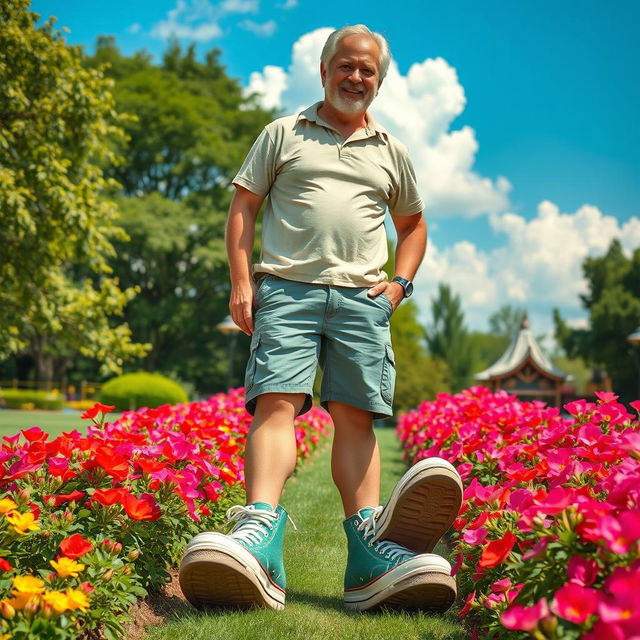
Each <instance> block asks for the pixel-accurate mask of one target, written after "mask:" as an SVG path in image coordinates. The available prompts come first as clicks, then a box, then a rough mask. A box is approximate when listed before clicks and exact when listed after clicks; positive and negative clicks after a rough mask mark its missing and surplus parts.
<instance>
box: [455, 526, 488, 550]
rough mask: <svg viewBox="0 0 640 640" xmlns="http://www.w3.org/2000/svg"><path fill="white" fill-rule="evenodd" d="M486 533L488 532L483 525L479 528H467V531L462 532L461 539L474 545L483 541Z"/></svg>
mask: <svg viewBox="0 0 640 640" xmlns="http://www.w3.org/2000/svg"><path fill="white" fill-rule="evenodd" d="M488 533H489V532H488V531H487V530H486V529H485V528H484V527H481V528H480V529H470V530H469V529H467V531H465V532H464V533H463V534H462V539H463V540H464V541H465V542H466V543H467V544H470V545H471V546H472V547H475V546H477V545H479V544H482V543H483V542H484V539H485V538H486V537H487V534H488Z"/></svg>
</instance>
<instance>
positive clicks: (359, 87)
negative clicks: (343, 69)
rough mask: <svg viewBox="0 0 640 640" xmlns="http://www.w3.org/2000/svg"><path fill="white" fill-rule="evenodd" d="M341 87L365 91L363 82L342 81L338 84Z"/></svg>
mask: <svg viewBox="0 0 640 640" xmlns="http://www.w3.org/2000/svg"><path fill="white" fill-rule="evenodd" d="M340 88H341V89H348V90H349V91H362V92H363V93H364V92H365V89H364V85H363V84H353V83H351V82H343V83H341V84H340Z"/></svg>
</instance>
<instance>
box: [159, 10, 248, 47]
mask: <svg viewBox="0 0 640 640" xmlns="http://www.w3.org/2000/svg"><path fill="white" fill-rule="evenodd" d="M258 5H259V2H258V0H224V1H223V2H222V3H220V4H212V3H211V2H209V1H208V0H178V1H177V3H176V6H175V8H174V9H171V10H170V11H168V12H167V17H166V18H165V19H164V20H161V21H160V22H156V24H154V25H153V27H152V29H151V35H152V36H154V37H156V38H162V39H167V38H170V37H175V38H184V39H188V40H195V41H197V42H207V41H208V40H213V39H214V38H219V37H220V36H221V35H222V28H221V27H220V24H219V22H220V20H221V18H223V17H225V16H227V15H230V14H234V13H240V14H246V13H255V12H256V11H257V10H258Z"/></svg>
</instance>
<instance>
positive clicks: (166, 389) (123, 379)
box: [100, 371, 188, 411]
mask: <svg viewBox="0 0 640 640" xmlns="http://www.w3.org/2000/svg"><path fill="white" fill-rule="evenodd" d="M187 400H188V397H187V392H186V391H185V390H184V389H183V388H182V387H181V386H180V385H179V384H177V383H176V382H174V381H173V380H169V378H166V377H165V376H162V375H160V374H159V373H145V372H144V371H139V372H138V373H125V375H123V376H118V377H117V378H112V379H111V380H109V381H108V382H106V383H105V384H104V385H103V386H102V389H101V391H100V402H102V403H104V404H111V405H114V406H115V408H116V411H130V410H133V409H138V408H140V407H147V408H149V409H153V408H155V407H159V406H160V405H162V404H178V403H180V402H187Z"/></svg>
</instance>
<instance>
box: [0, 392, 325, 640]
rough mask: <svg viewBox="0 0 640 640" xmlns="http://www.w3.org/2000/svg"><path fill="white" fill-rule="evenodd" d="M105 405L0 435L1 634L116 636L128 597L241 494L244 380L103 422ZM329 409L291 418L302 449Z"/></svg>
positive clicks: (25, 639) (153, 584) (155, 581)
mask: <svg viewBox="0 0 640 640" xmlns="http://www.w3.org/2000/svg"><path fill="white" fill-rule="evenodd" d="M112 408H113V407H110V406H105V405H101V404H96V405H95V406H94V407H93V408H92V409H90V410H88V411H87V412H85V414H83V417H85V418H87V419H91V420H92V421H93V422H94V423H95V426H93V427H89V429H88V432H87V435H86V436H83V435H82V434H80V433H79V432H78V431H72V432H70V433H64V434H63V435H61V436H59V437H58V438H55V439H54V440H51V441H48V436H47V434H46V433H44V432H43V431H42V430H40V429H39V428H37V427H33V428H31V429H26V430H23V431H22V432H20V433H18V434H16V435H15V436H11V437H5V438H4V440H5V444H4V445H3V451H2V462H1V463H0V464H1V466H0V472H1V482H2V486H3V493H2V494H0V556H2V557H0V598H1V600H0V637H3V638H8V637H11V638H13V639H14V640H36V638H37V639H54V638H55V639H56V640H63V639H64V640H66V639H72V638H79V637H81V636H84V637H87V634H88V633H89V632H93V633H92V635H91V637H97V635H96V632H97V631H100V632H102V633H103V634H104V635H105V636H106V637H107V638H117V637H122V635H123V628H122V622H123V621H124V620H125V619H126V616H127V611H128V609H129V606H130V605H131V604H132V603H134V602H135V601H136V599H137V598H138V597H139V596H142V595H145V594H146V592H147V590H149V589H157V588H159V587H160V586H162V585H163V584H164V583H165V582H166V581H167V579H168V577H169V574H168V572H167V568H168V566H169V565H170V564H171V563H174V562H176V561H177V559H178V558H179V557H180V555H181V553H182V550H183V548H184V545H185V543H186V541H187V540H188V539H189V538H190V537H191V536H193V535H194V534H195V533H197V532H198V531H199V530H200V529H202V528H204V529H208V530H210V529H214V528H218V527H219V526H220V525H221V523H222V522H223V519H224V513H225V509H226V508H227V507H228V506H230V505H231V504H232V503H234V502H238V501H240V500H241V499H242V484H241V483H242V478H243V462H242V454H243V451H244V443H245V439H246V435H247V433H248V430H249V426H250V423H251V417H250V416H249V415H248V414H247V413H246V411H245V410H244V393H243V391H242V390H241V389H240V390H236V391H234V392H232V393H230V394H229V395H223V394H219V395H217V396H214V397H213V398H211V399H210V400H208V401H206V402H199V403H191V404H182V405H177V406H172V407H169V406H165V407H162V408H160V409H145V410H142V411H139V412H128V413H125V414H124V415H123V416H122V417H121V418H120V419H119V420H118V421H117V422H114V423H104V417H105V413H107V412H108V411H110V410H111V409H112ZM328 421H329V419H328V416H327V414H326V413H325V412H323V411H321V410H318V409H313V410H312V411H310V412H309V413H307V414H305V415H304V416H301V417H300V418H298V419H297V421H296V442H297V445H298V454H299V458H305V457H306V456H307V455H308V454H309V452H310V451H311V450H312V449H313V448H314V447H315V446H316V445H317V444H318V443H319V442H320V440H321V438H323V437H325V436H326V435H327V434H328ZM4 634H10V635H4Z"/></svg>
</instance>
